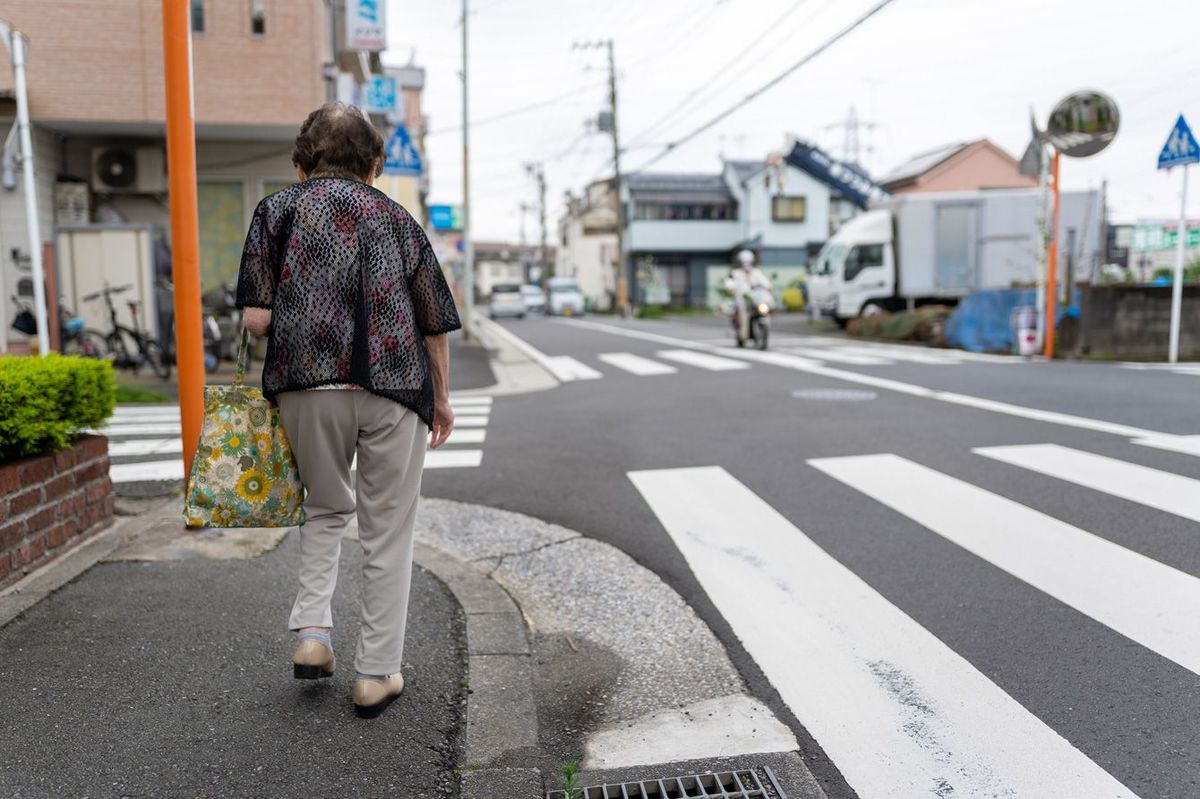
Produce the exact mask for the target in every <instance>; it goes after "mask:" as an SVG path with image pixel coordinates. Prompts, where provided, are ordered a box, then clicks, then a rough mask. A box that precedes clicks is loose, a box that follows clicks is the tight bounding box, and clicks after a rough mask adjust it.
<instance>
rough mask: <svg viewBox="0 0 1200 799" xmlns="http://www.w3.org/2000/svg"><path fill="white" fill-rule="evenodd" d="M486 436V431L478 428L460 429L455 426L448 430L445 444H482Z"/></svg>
mask: <svg viewBox="0 0 1200 799" xmlns="http://www.w3.org/2000/svg"><path fill="white" fill-rule="evenodd" d="M485 438H487V431H486V430H484V429H482V428H479V429H470V428H468V429H466V430H460V429H459V428H458V427H457V426H456V427H455V428H454V429H453V430H452V431H450V438H448V439H446V444H448V445H449V444H482V443H483V442H484V439H485Z"/></svg>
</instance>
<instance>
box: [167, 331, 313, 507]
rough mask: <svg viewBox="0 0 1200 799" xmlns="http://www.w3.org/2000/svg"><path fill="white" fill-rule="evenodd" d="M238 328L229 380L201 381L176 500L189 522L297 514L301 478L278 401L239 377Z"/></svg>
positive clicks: (242, 372) (242, 352)
mask: <svg viewBox="0 0 1200 799" xmlns="http://www.w3.org/2000/svg"><path fill="white" fill-rule="evenodd" d="M246 353H247V336H246V331H245V330H243V331H242V342H241V346H240V347H239V348H238V362H237V375H236V376H235V377H234V379H233V385H231V386H205V388H204V424H203V426H202V427H201V428H200V446H199V447H198V448H197V449H196V458H195V460H193V461H192V473H191V477H190V479H189V480H188V486H187V496H186V499H185V503H184V508H183V518H184V522H185V523H186V524H187V526H188V527H292V526H294V525H298V524H302V523H303V522H304V508H303V504H302V503H303V502H304V486H303V485H302V484H301V482H300V471H299V469H298V468H297V467H296V459H295V458H294V457H293V456H292V449H291V447H290V446H288V441H287V436H286V435H284V432H283V425H282V423H281V422H280V421H279V409H278V408H277V407H275V406H274V405H272V404H271V403H270V402H268V401H267V399H266V398H265V397H263V394H262V391H261V390H259V389H257V388H249V387H247V386H245V385H244V382H245V378H246Z"/></svg>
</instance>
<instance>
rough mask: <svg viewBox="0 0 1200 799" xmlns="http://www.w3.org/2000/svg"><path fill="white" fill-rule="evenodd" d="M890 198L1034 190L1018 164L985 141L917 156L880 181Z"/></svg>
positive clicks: (1007, 154)
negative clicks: (930, 193) (925, 193)
mask: <svg viewBox="0 0 1200 799" xmlns="http://www.w3.org/2000/svg"><path fill="white" fill-rule="evenodd" d="M880 184H881V185H882V186H883V187H884V189H886V190H887V191H888V192H889V193H891V194H902V193H905V192H914V191H974V190H978V189H1019V188H1029V187H1033V186H1037V185H1038V182H1037V180H1036V179H1035V178H1031V177H1028V176H1026V175H1022V174H1021V172H1020V170H1019V169H1018V162H1017V159H1016V158H1013V157H1012V156H1011V155H1010V154H1009V153H1007V152H1005V151H1004V149H1003V148H1001V147H999V146H997V145H995V144H993V143H992V142H990V141H989V140H987V139H977V140H975V141H970V142H956V143H954V144H948V145H945V146H943V147H938V148H937V149H935V150H930V151H928V152H924V153H919V154H917V155H914V156H913V157H912V158H910V159H909V160H907V161H905V162H904V163H903V164H901V165H900V166H898V167H896V168H895V169H894V170H892V172H891V173H890V174H888V175H887V176H886V177H884V178H883V179H882V180H880Z"/></svg>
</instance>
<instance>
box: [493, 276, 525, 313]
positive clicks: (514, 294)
mask: <svg viewBox="0 0 1200 799" xmlns="http://www.w3.org/2000/svg"><path fill="white" fill-rule="evenodd" d="M488 316H489V317H491V318H492V319H496V318H497V317H500V316H515V317H517V318H518V319H524V318H525V297H524V295H522V293H521V286H520V285H519V284H517V283H497V284H496V285H495V286H492V293H491V296H490V298H489V299H488Z"/></svg>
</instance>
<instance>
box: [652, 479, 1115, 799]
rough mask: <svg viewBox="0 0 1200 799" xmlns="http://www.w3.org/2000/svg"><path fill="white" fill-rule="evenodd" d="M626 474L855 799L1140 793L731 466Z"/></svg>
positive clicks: (1096, 795)
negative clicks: (766, 498) (833, 554)
mask: <svg viewBox="0 0 1200 799" xmlns="http://www.w3.org/2000/svg"><path fill="white" fill-rule="evenodd" d="M629 477H630V479H631V480H632V481H633V483H634V485H635V486H636V487H637V489H638V490H639V491H640V492H641V494H642V496H643V497H644V498H645V500H646V502H647V503H648V504H649V505H650V507H651V509H652V510H653V511H654V513H655V515H656V516H657V517H658V519H659V520H660V521H661V522H662V525H663V527H664V528H666V530H667V532H668V533H669V534H670V535H671V538H672V539H673V540H674V542H675V544H676V545H677V546H678V547H679V549H680V551H681V552H682V553H683V555H684V557H685V558H686V559H687V562H688V565H689V566H690V567H691V569H692V571H693V572H694V573H695V575H696V577H697V579H698V580H699V581H700V584H701V585H702V586H703V587H704V589H705V591H706V592H707V593H708V595H709V597H710V598H711V599H712V601H713V603H714V604H715V605H716V607H717V609H718V610H719V611H720V612H721V614H722V615H723V616H724V617H725V619H726V620H727V621H728V622H729V624H730V625H731V627H732V628H733V630H734V632H735V633H736V634H737V636H738V637H739V638H740V639H741V641H742V642H743V644H744V645H745V647H746V650H747V651H748V652H749V654H750V655H751V656H752V657H753V658H754V659H755V660H756V661H757V662H758V664H759V666H760V667H761V668H762V669H763V672H764V673H765V674H766V676H767V677H768V678H769V679H770V681H771V682H772V684H773V685H774V686H775V688H776V689H777V690H778V691H779V694H780V696H781V697H782V698H783V700H784V702H786V703H787V705H788V706H789V707H790V708H791V709H792V711H793V712H794V713H795V715H796V718H797V719H798V720H799V721H800V723H801V724H803V725H804V727H805V728H806V729H807V730H808V731H809V732H811V733H812V734H813V736H814V737H815V738H816V740H817V742H818V743H819V744H820V745H821V746H822V748H823V749H824V750H825V752H826V753H827V754H828V755H829V757H830V759H831V760H832V761H833V762H834V763H836V764H837V766H838V768H839V769H841V771H842V774H843V775H844V776H845V777H846V780H847V782H849V784H850V786H851V788H853V789H854V790H855V791H856V792H857V793H858V795H859V796H861V797H864V799H868V798H870V797H900V796H903V797H909V796H949V795H951V794H953V795H954V796H1038V797H1040V796H1088V797H1093V796H1095V797H1099V796H1103V797H1133V796H1134V795H1133V794H1132V793H1131V792H1130V791H1129V790H1128V789H1126V788H1125V787H1124V786H1123V785H1121V784H1120V783H1119V782H1117V780H1116V779H1114V778H1113V777H1112V776H1111V775H1110V774H1108V773H1107V772H1105V771H1104V770H1103V769H1102V768H1101V767H1100V766H1099V765H1097V764H1096V763H1094V762H1092V761H1091V760H1090V759H1088V758H1087V756H1085V755H1084V754H1083V753H1082V752H1080V751H1079V750H1077V749H1076V748H1075V747H1074V746H1072V745H1071V744H1070V743H1069V742H1068V741H1067V740H1066V739H1064V738H1063V737H1062V736H1060V735H1059V734H1058V733H1057V732H1055V731H1054V730H1053V729H1051V728H1050V727H1049V726H1048V725H1046V724H1045V723H1044V722H1042V721H1041V720H1040V719H1038V718H1037V717H1036V716H1035V715H1033V714H1032V713H1031V712H1029V711H1028V710H1027V709H1026V708H1025V707H1023V706H1022V705H1021V704H1020V703H1019V702H1017V701H1016V700H1015V699H1013V698H1012V697H1011V696H1009V695H1008V694H1007V693H1005V691H1004V690H1003V689H1001V688H1000V687H999V686H997V685H996V684H995V683H993V682H992V681H991V680H989V679H988V678H987V677H986V676H985V675H983V674H982V673H981V672H979V670H977V669H976V668H975V667H974V666H972V665H971V664H970V663H969V662H968V661H966V660H965V659H964V658H962V657H961V656H960V655H958V654H957V653H956V652H954V651H953V650H952V649H950V648H949V647H948V646H946V645H945V644H944V643H942V641H940V640H939V639H938V638H937V637H936V636H934V635H933V634H932V633H930V632H929V631H928V630H926V629H925V628H924V627H922V626H921V625H919V624H918V623H917V622H916V621H914V620H913V619H912V618H911V617H909V616H907V615H906V614H905V613H904V612H903V611H901V610H900V609H899V608H897V607H896V606H894V605H893V604H891V603H890V602H888V600H887V599H885V598H884V597H883V596H881V595H880V594H879V593H877V592H876V591H875V590H874V589H872V588H871V587H870V586H869V585H867V583H865V582H864V581H863V580H862V579H861V578H859V577H858V576H857V575H855V574H854V573H853V572H852V571H850V570H849V569H848V568H846V567H845V566H843V565H842V564H841V563H839V562H838V561H837V560H835V559H834V558H833V557H831V556H830V555H829V554H828V553H826V552H825V551H824V550H823V549H821V548H820V547H819V546H817V544H816V543H815V542H813V541H812V540H811V539H810V538H808V537H807V536H806V535H805V534H804V533H803V532H801V531H800V530H799V529H797V528H796V527H795V526H793V525H792V524H791V523H790V522H789V521H788V520H787V519H785V518H784V517H783V516H782V515H780V514H779V513H778V512H777V511H775V510H774V509H773V508H772V507H771V506H770V505H768V504H767V503H766V502H764V501H763V500H762V499H760V498H759V497H758V496H757V495H755V494H754V493H753V492H752V491H750V489H748V488H747V487H746V486H744V485H742V484H741V483H740V482H738V481H737V480H736V479H735V478H733V477H732V476H731V475H730V474H728V473H727V472H726V471H725V470H724V469H721V468H720V467H704V468H689V469H666V470H659V471H643V472H631V473H630V475H629Z"/></svg>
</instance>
